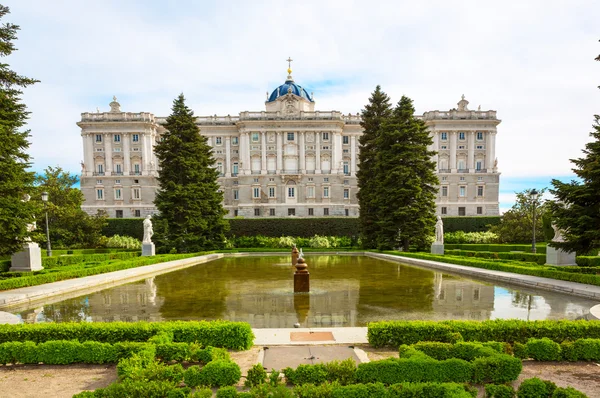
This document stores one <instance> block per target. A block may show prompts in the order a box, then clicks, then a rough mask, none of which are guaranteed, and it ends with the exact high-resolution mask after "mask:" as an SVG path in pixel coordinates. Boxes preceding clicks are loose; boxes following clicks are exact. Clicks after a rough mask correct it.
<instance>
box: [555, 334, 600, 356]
mask: <svg viewBox="0 0 600 398" xmlns="http://www.w3.org/2000/svg"><path fill="white" fill-rule="evenodd" d="M560 350H561V357H562V359H565V360H567V361H598V360H600V339H578V340H575V341H574V342H572V341H563V342H562V343H561V344H560Z"/></svg>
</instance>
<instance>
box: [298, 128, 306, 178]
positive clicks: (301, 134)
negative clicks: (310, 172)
mask: <svg viewBox="0 0 600 398" xmlns="http://www.w3.org/2000/svg"><path fill="white" fill-rule="evenodd" d="M298 145H299V146H300V150H299V151H298V156H299V157H300V173H302V174H304V173H306V156H305V152H304V149H305V148H304V131H300V132H299V133H298Z"/></svg>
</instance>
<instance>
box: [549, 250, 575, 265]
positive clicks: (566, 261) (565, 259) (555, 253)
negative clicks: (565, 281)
mask: <svg viewBox="0 0 600 398" xmlns="http://www.w3.org/2000/svg"><path fill="white" fill-rule="evenodd" d="M546 265H577V262H576V261H575V253H571V252H566V251H564V250H561V249H556V248H554V247H550V246H548V247H546Z"/></svg>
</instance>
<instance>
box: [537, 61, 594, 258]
mask: <svg viewBox="0 0 600 398" xmlns="http://www.w3.org/2000/svg"><path fill="white" fill-rule="evenodd" d="M596 61H600V55H599V56H598V57H597V58H596ZM598 88H600V87H598ZM592 128H593V129H594V130H593V131H592V132H591V133H590V136H591V137H592V139H593V140H592V141H591V142H589V143H587V144H586V145H585V149H584V150H583V153H584V155H585V157H582V158H579V159H571V162H572V163H573V164H575V168H573V169H572V170H573V172H574V173H575V174H576V175H577V176H578V177H579V178H580V179H581V181H575V180H573V181H571V182H568V183H564V182H561V181H559V180H556V179H553V180H552V185H553V187H554V189H550V192H551V193H552V194H553V195H554V196H556V198H557V200H556V201H549V202H548V205H549V206H550V211H551V212H552V218H553V221H554V222H555V223H556V225H557V226H558V227H559V228H560V229H561V230H562V232H563V236H564V238H565V242H550V246H552V247H556V248H560V249H563V250H566V251H570V252H576V253H579V254H587V253H589V252H591V251H592V250H593V249H598V248H600V115H594V124H593V126H592Z"/></svg>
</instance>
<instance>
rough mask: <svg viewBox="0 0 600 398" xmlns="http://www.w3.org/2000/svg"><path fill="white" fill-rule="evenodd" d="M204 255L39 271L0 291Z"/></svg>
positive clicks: (0, 284)
mask: <svg viewBox="0 0 600 398" xmlns="http://www.w3.org/2000/svg"><path fill="white" fill-rule="evenodd" d="M207 253H209V252H205V253H191V254H190V253H188V254H161V255H157V256H148V257H134V258H129V259H126V260H122V261H117V262H113V263H109V264H105V265H102V264H100V265H95V266H89V264H87V267H86V264H81V267H76V266H75V265H74V266H73V267H74V268H70V269H66V270H61V269H57V270H55V271H54V272H47V271H43V270H42V271H40V272H39V273H34V274H33V275H31V273H29V272H27V273H24V272H23V273H20V274H18V276H15V277H12V278H8V279H4V280H0V290H9V289H17V288H20V287H27V286H36V285H42V284H44V283H51V282H57V281H62V280H65V279H74V278H82V277H84V276H90V275H98V274H104V273H107V272H113V271H120V270H124V269H129V268H135V267H141V266H144V265H151V264H157V263H162V262H166V261H173V260H181V259H184V258H189V257H195V256H199V255H202V254H207Z"/></svg>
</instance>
